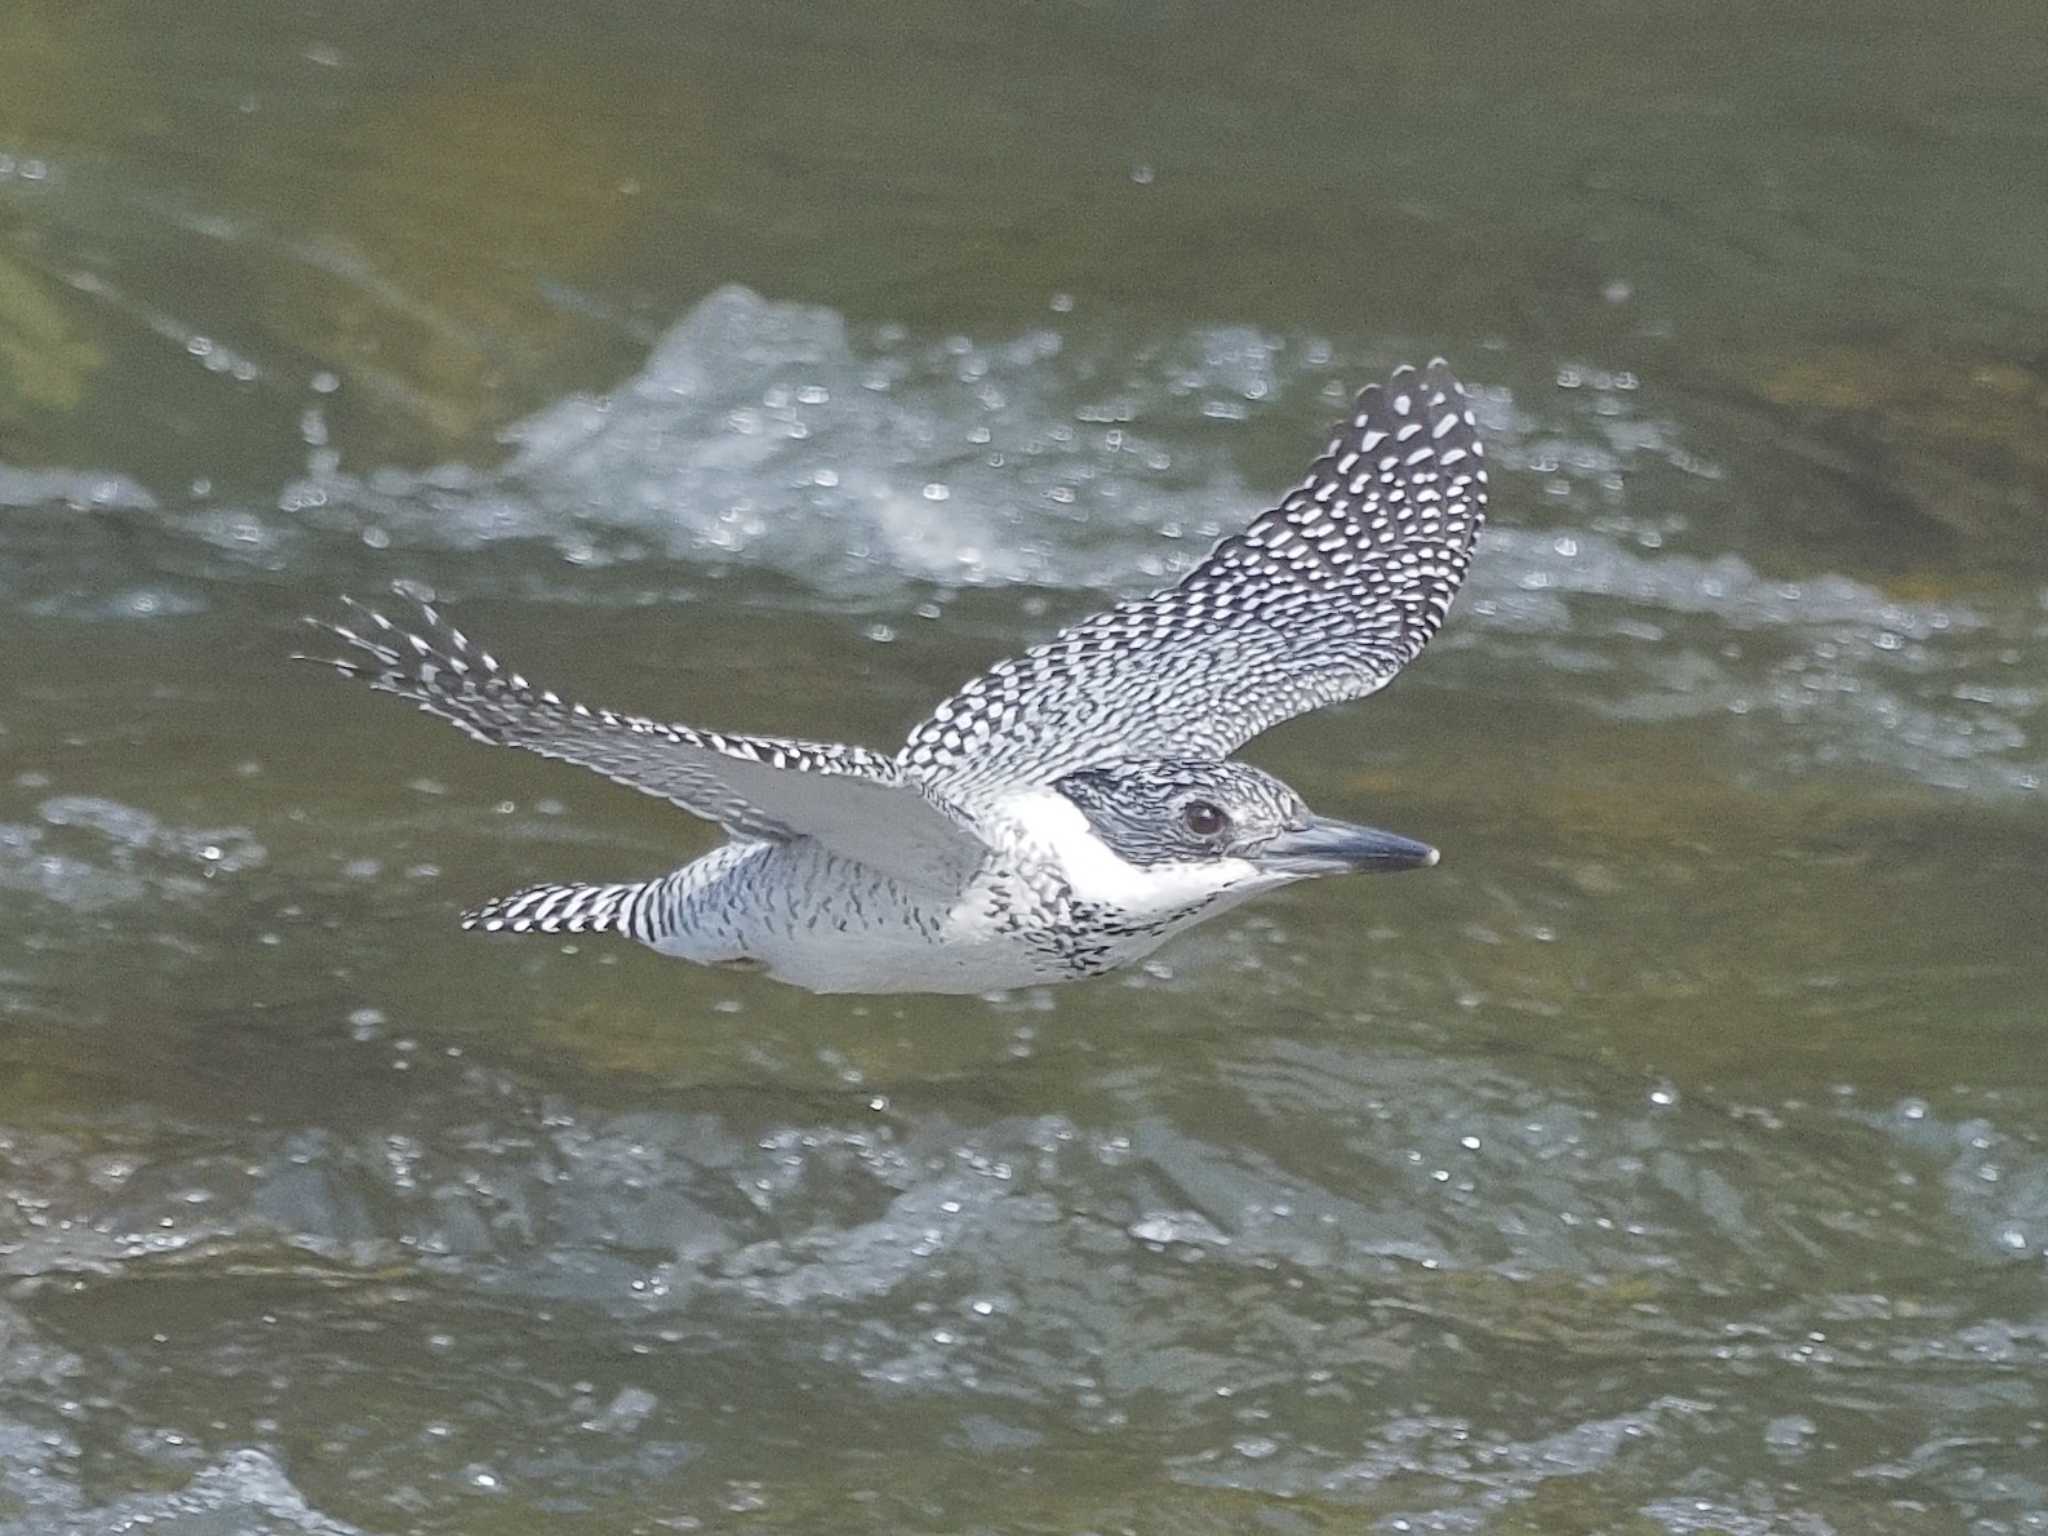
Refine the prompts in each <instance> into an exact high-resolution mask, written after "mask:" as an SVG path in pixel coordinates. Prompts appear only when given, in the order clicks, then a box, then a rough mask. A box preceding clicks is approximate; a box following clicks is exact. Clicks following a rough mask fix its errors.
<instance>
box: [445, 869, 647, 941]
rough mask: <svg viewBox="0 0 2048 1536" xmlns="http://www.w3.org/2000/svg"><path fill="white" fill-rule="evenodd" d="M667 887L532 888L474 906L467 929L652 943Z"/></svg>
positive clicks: (466, 921)
mask: <svg viewBox="0 0 2048 1536" xmlns="http://www.w3.org/2000/svg"><path fill="white" fill-rule="evenodd" d="M663 884H664V882H663V881H661V880H637V881H634V882H633V883H631V884H629V885H561V884H557V885H536V886H531V887H529V888H528V889H526V890H523V891H520V892H518V893H516V894H515V895H511V896H501V897H499V898H498V899H497V900H496V901H487V902H485V903H484V904H483V905H482V906H480V907H472V908H471V909H470V910H469V911H467V912H465V913H463V914H462V926H463V927H464V928H472V929H476V930H478V931H480V932H483V933H622V934H625V935H626V936H627V937H628V938H633V939H638V940H639V941H640V942H641V943H643V944H651V943H653V942H654V938H655V932H654V930H655V921H654V919H655V906H656V904H657V900H658V898H659V895H660V892H661V888H662V886H663Z"/></svg>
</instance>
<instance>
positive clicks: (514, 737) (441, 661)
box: [306, 598, 988, 886]
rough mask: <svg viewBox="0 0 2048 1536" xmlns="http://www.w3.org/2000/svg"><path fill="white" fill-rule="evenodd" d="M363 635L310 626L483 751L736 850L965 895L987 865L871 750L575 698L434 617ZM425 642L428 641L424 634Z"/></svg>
mask: <svg viewBox="0 0 2048 1536" xmlns="http://www.w3.org/2000/svg"><path fill="white" fill-rule="evenodd" d="M343 602H344V603H346V604H347V606H348V608H349V610H350V613H351V615H352V617H353V620H354V622H346V623H330V622H327V621H325V620H321V619H314V618H309V619H308V620H307V621H306V622H307V623H309V624H310V625H312V626H313V627H314V628H315V629H319V630H321V631H323V632H325V633H327V634H330V635H332V636H334V637H335V638H336V639H338V640H340V641H341V642H343V644H345V645H347V646H348V647H349V648H350V649H351V650H353V651H355V652H356V653H357V655H358V656H361V657H365V658H367V661H364V660H356V659H353V658H350V657H346V656H344V657H310V658H306V659H308V660H316V661H324V662H326V663H327V664H328V665H330V666H332V667H334V668H335V669H337V670H338V671H340V672H343V673H345V674H347V675H348V676H351V677H360V678H362V679H363V680H365V681H366V682H368V683H369V685H370V686H371V687H372V688H375V689H377V690H379V691H380V692H383V693H392V694H396V695H398V697H400V698H402V699H409V700H411V701H412V702H413V703H414V704H417V705H418V706H419V707H420V708H421V709H422V710H424V711H426V713H428V714H430V715H437V716H439V717H440V718H441V719H443V720H446V721H449V722H450V723H451V724H453V725H454V726H455V727H456V728H457V729H459V730H460V731H462V732H463V733H464V734H465V735H467V736H469V737H470V738H471V739H473V740H476V741H480V742H483V743H484V744H485V745H487V746H494V747H519V748H522V749H523V750H525V751H528V752H533V753H536V754H538V755H539V756H541V757H548V758H554V759H556V760H557V761H560V762H566V763H574V764H576V765H577V766H578V767H582V768H589V769H592V770H594V771H595V772H597V773H600V774H602V775H604V777H606V778H608V779H610V780H612V781H613V782H614V783H617V784H624V785H626V786H627V787H628V788H630V789H637V790H639V791H640V792H641V793H642V794H647V795H654V796H657V797H659V798H661V799H663V800H666V801H668V802H669V803H670V804H672V805H675V806H677V807H679V808H681V809H682V810H685V811H688V812H689V813H690V814H691V815H692V816H699V817H702V818H703V819H704V820H706V821H715V822H717V823H718V824H719V825H720V826H722V827H724V828H725V830H726V831H727V832H728V833H730V834H731V835H732V836H733V837H735V838H741V839H746V840H750V841H757V842H788V841H790V840H792V839H794V838H798V837H813V838H816V839H817V840H818V841H819V842H820V843H822V844H824V845H825V846H826V847H829V848H831V849H832V850H833V851H835V852H837V853H839V854H840V855H841V856H842V857H845V858H848V859H855V860H859V861H861V862H863V863H867V864H869V865H871V866H873V867H874V868H876V869H879V870H882V871H884V872H886V873H890V874H894V875H898V876H900V877H901V878H904V879H911V880H928V881H937V882H939V883H942V884H944V885H948V886H951V885H957V884H958V883H959V882H960V881H961V880H963V879H964V878H966V876H967V875H968V874H970V873H971V872H972V871H973V869H974V868H975V866H976V865H978V864H979V863H980V862H981V860H982V858H983V857H984V856H985V855H986V854H987V851H988V850H987V847H986V846H985V845H984V844H983V843H982V842H981V841H980V840H979V838H977V837H976V836H975V834H974V831H973V828H972V825H971V823H970V822H969V821H968V820H967V818H965V817H964V816H962V815H959V814H956V813H955V812H953V811H952V810H951V809H950V808H949V806H948V805H947V804H946V802H944V801H942V800H940V799H938V798H936V797H934V796H932V795H930V794H928V793H927V792H926V790H925V788H924V786H923V784H922V783H921V782H920V781H919V779H918V777H917V776H916V775H914V774H910V773H907V772H906V771H905V770H904V769H903V767H902V766H901V765H900V764H898V763H897V762H896V761H895V760H893V759H891V758H888V757H884V756H883V755H882V754H881V753H879V752H871V751H869V750H868V749H867V748H866V747H853V746H843V745H840V744H839V743H836V742H812V741H789V740H784V739H781V738H778V737H770V736H731V735H727V734H725V733H724V732H721V731H705V730H699V729H697V728H696V727H694V726H688V725H672V724H667V723H665V722H662V721H659V720H651V719H648V718H646V717H645V716H642V715H627V714H620V713H618V712H617V711H615V710H610V709H596V708H592V707H590V706H588V705H583V704H574V703H570V702H569V701H567V700H565V699H563V698H562V697H561V696H560V695H559V694H557V693H556V692H555V691H554V690H553V689H551V688H541V687H538V686H536V685H535V684H533V683H531V682H529V681H528V680H527V679H526V678H525V677H524V676H522V675H521V674H520V673H518V672H516V671H514V670H512V669H511V668H509V667H506V666H505V665H503V664H502V663H501V662H500V661H499V660H498V659H497V657H495V656H493V655H492V654H491V653H490V652H489V651H486V650H483V649H481V648H480V647H477V646H475V645H473V644H471V642H470V640H469V637H468V636H467V635H465V634H463V632H462V631H461V630H459V629H457V628H455V627H454V626H453V625H450V624H447V623H445V622H443V620H442V618H441V616H440V614H439V613H438V612H436V611H435V609H434V608H433V607H431V606H430V605H427V604H421V605H420V608H419V619H420V630H419V631H415V630H410V629H407V628H405V627H404V626H403V625H400V624H398V623H396V622H394V621H393V620H391V619H389V618H387V617H386V616H385V615H383V614H382V613H379V612H378V611H377V610H375V609H373V608H366V607H364V606H363V605H362V604H360V603H356V602H354V601H352V600H350V599H347V598H344V599H343ZM422 631H423V632H422Z"/></svg>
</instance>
